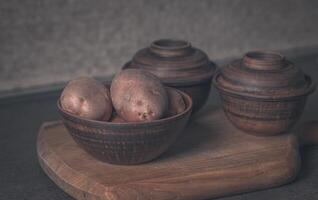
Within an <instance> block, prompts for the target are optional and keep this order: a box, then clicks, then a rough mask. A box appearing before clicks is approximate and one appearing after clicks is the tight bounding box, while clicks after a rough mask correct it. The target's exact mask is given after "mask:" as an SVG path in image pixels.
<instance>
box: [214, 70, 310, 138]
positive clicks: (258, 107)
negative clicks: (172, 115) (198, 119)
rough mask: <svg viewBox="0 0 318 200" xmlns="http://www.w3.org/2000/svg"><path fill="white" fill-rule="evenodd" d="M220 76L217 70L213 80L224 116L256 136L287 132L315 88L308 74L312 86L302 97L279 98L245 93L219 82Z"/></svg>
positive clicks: (298, 116)
mask: <svg viewBox="0 0 318 200" xmlns="http://www.w3.org/2000/svg"><path fill="white" fill-rule="evenodd" d="M218 76H219V74H218V73H217V74H216V75H215V78H214V79H213V83H214V85H215V86H216V88H217V89H218V91H219V94H220V97H221V102H222V107H223V110H224V113H225V115H226V116H227V118H228V119H229V121H230V122H232V124H233V125H235V126H236V127H237V128H239V129H241V130H243V131H244V132H247V133H249V134H252V135H257V136H271V135H277V134H280V133H284V132H286V131H288V130H289V129H290V128H291V127H292V126H293V125H294V124H295V123H296V122H297V121H298V119H299V118H300V116H301V114H302V112H303V110H304V106H305V103H306V100H307V96H308V95H309V94H310V93H311V92H312V91H313V90H314V88H315V85H314V84H313V83H312V82H311V79H310V77H308V76H306V79H307V81H308V82H310V88H308V92H307V93H305V94H304V95H301V96H294V97H290V98H280V99H268V98H262V97H252V96H243V95H241V94H239V93H234V92H233V91H229V90H226V89H225V88H223V87H222V86H221V85H219V84H218V81H217V78H218Z"/></svg>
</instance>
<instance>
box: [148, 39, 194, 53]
mask: <svg viewBox="0 0 318 200" xmlns="http://www.w3.org/2000/svg"><path fill="white" fill-rule="evenodd" d="M150 51H151V52H152V53H155V54H157V55H158V56H161V57H175V56H183V55H186V54H188V53H189V52H191V44H190V42H187V41H184V40H173V39H161V40H156V41H154V42H152V43H151V45H150Z"/></svg>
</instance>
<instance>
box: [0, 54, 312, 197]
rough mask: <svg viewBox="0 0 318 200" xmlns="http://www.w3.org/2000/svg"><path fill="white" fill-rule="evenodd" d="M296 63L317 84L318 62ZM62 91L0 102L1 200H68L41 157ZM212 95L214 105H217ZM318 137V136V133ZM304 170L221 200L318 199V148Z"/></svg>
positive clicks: (306, 152)
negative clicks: (44, 129)
mask: <svg viewBox="0 0 318 200" xmlns="http://www.w3.org/2000/svg"><path fill="white" fill-rule="evenodd" d="M294 62H295V63H296V64H297V65H299V66H301V67H302V68H303V70H304V71H305V72H306V73H308V74H310V75H311V76H312V77H313V79H314V80H318V56H317V55H308V56H303V57H300V58H295V59H294ZM59 92H60V91H59V90H56V91H50V92H42V93H37V94H32V95H23V96H19V97H15V98H4V99H0V122H1V126H0V200H29V199H34V200H43V199H45V200H62V199H63V200H64V199H65V200H68V199H72V198H71V197H70V196H68V195H67V194H66V193H64V192H63V191H62V190H61V189H59V188H58V187H57V186H56V185H55V184H54V183H53V182H52V181H51V180H50V179H49V178H48V177H47V176H46V175H45V173H44V172H43V171H42V170H41V168H40V165H39V163H38V161H37V155H36V137H37V133H38V129H39V127H40V126H41V124H42V123H43V122H45V121H51V120H57V119H58V118H59V116H58V113H57V109H56V106H55V104H56V100H57V98H58V95H59ZM317 100H318V92H317V91H316V92H315V93H314V94H313V95H311V96H310V98H309V100H308V102H307V105H306V108H305V111H304V114H303V118H306V119H318V106H317ZM218 103H219V100H218V96H217V94H216V92H215V90H214V89H213V91H212V94H211V98H210V101H209V104H218ZM317 134H318V133H317ZM301 156H302V169H301V171H300V173H299V175H298V177H297V178H296V180H295V181H293V182H292V183H290V184H287V185H285V186H281V187H278V188H273V189H267V190H263V191H258V192H252V193H246V194H241V195H235V196H231V197H224V198H221V199H223V200H243V199H244V200H254V199H257V200H263V199H264V200H268V199H289V200H290V199H292V200H304V199H318V146H311V147H304V148H303V149H302V150H301Z"/></svg>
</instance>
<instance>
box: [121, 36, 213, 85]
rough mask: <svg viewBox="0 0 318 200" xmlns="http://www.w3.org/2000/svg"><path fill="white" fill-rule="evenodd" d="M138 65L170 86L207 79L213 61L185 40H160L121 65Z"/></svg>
mask: <svg viewBox="0 0 318 200" xmlns="http://www.w3.org/2000/svg"><path fill="white" fill-rule="evenodd" d="M126 67H127V68H141V69H145V70H147V71H150V72H151V73H153V74H155V75H156V76H158V77H159V78H160V79H161V80H162V81H163V82H164V83H167V84H170V85H187V84H195V83H200V82H203V81H207V80H211V78H212V77H213V74H214V72H215V68H216V67H215V64H214V63H212V62H211V61H210V60H209V58H208V56H207V55H206V54H205V53H204V52H203V51H201V50H200V49H197V48H194V47H192V46H191V44H190V43H189V42H187V41H183V40H172V39H161V40H156V41H154V42H152V43H151V45H150V46H149V47H147V48H144V49H141V50H139V51H138V52H137V53H136V54H135V55H134V57H133V59H132V60H131V62H129V63H127V64H126V66H125V67H124V68H126Z"/></svg>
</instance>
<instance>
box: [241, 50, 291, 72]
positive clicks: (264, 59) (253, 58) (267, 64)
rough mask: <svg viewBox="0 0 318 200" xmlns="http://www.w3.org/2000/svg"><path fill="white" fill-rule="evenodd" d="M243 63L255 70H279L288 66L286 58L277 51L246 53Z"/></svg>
mask: <svg viewBox="0 0 318 200" xmlns="http://www.w3.org/2000/svg"><path fill="white" fill-rule="evenodd" d="M243 64H244V65H245V66H246V67H248V68H251V69H255V70H278V69H281V68H284V67H285V66H286V60H285V57H284V56H282V55H281V54H279V53H276V52H271V51H251V52H248V53H246V54H245V56H244V58H243Z"/></svg>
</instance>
